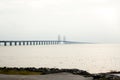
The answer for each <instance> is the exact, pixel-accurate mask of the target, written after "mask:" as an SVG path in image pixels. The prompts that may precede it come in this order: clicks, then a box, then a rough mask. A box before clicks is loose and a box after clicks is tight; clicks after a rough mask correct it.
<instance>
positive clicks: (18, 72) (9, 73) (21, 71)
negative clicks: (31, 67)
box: [0, 70, 42, 75]
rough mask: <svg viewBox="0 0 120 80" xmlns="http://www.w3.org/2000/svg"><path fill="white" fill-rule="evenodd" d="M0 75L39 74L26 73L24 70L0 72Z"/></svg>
mask: <svg viewBox="0 0 120 80" xmlns="http://www.w3.org/2000/svg"><path fill="white" fill-rule="evenodd" d="M0 74H8V75H41V74H42V73H40V72H33V71H26V70H20V71H18V70H0Z"/></svg>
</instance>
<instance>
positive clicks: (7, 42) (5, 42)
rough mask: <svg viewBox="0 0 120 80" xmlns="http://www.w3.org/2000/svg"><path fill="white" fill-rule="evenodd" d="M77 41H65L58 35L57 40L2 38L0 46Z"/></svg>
mask: <svg viewBox="0 0 120 80" xmlns="http://www.w3.org/2000/svg"><path fill="white" fill-rule="evenodd" d="M78 43H79V42H74V41H66V38H65V37H64V38H63V40H61V39H60V37H59V36H58V40H2V41H0V45H1V46H22V45H24V46H25V45H58V44H78Z"/></svg>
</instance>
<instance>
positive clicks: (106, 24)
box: [0, 0, 120, 42]
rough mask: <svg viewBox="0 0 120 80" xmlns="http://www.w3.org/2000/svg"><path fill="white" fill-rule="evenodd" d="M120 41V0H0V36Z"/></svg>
mask: <svg viewBox="0 0 120 80" xmlns="http://www.w3.org/2000/svg"><path fill="white" fill-rule="evenodd" d="M59 34H60V35H61V36H63V35H66V37H67V40H74V41H82V42H120V0H0V40H29V39H30V40H42V39H57V36H58V35H59Z"/></svg>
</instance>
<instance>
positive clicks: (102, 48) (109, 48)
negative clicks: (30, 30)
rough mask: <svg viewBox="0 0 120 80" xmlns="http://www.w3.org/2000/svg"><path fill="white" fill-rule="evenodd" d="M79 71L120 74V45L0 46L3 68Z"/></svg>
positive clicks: (0, 65)
mask: <svg viewBox="0 0 120 80" xmlns="http://www.w3.org/2000/svg"><path fill="white" fill-rule="evenodd" d="M3 66H7V67H50V68H51V67H52V68H78V69H81V70H87V71H89V72H91V73H98V72H107V71H111V70H120V67H119V66H120V44H67V45H44V46H43V45H39V46H0V67H3Z"/></svg>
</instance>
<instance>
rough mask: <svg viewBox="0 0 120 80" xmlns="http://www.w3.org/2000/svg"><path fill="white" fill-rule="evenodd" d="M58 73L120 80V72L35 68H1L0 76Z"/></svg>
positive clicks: (105, 79) (94, 78) (100, 79)
mask: <svg viewBox="0 0 120 80" xmlns="http://www.w3.org/2000/svg"><path fill="white" fill-rule="evenodd" d="M58 73H69V74H72V75H79V76H83V77H84V78H88V77H92V78H93V79H92V80H120V71H112V72H106V73H95V74H91V73H89V72H87V71H84V70H79V69H59V68H45V67H44V68H42V67H41V68H35V67H20V68H18V67H0V75H24V76H28V75H49V74H58Z"/></svg>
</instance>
